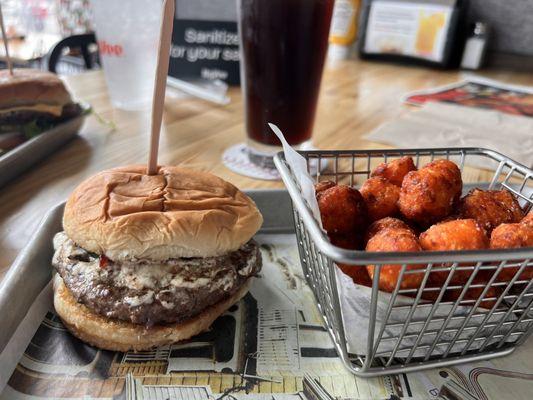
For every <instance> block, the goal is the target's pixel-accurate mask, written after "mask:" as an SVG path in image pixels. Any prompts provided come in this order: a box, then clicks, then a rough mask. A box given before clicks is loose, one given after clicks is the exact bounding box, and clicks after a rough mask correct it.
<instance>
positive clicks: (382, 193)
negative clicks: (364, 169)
mask: <svg viewBox="0 0 533 400" xmlns="http://www.w3.org/2000/svg"><path fill="white" fill-rule="evenodd" d="M360 192H361V195H362V196H363V198H364V199H365V203H366V208H367V210H368V217H369V220H370V221H376V220H378V219H381V218H385V217H392V216H395V215H397V214H398V206H397V205H396V203H397V202H398V198H399V197H400V188H399V187H398V186H396V185H394V184H392V183H391V182H389V181H388V180H387V179H385V178H382V177H375V178H370V179H368V180H367V181H366V182H365V183H363V186H361V189H360Z"/></svg>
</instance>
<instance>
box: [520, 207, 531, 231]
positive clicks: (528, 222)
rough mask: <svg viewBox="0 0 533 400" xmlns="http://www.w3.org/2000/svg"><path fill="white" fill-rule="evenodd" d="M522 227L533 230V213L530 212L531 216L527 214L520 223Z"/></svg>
mask: <svg viewBox="0 0 533 400" xmlns="http://www.w3.org/2000/svg"><path fill="white" fill-rule="evenodd" d="M520 223H521V224H522V225H526V226H529V227H530V228H531V229H533V211H530V212H529V214H527V215H526V216H525V217H524V218H523V219H522V221H520Z"/></svg>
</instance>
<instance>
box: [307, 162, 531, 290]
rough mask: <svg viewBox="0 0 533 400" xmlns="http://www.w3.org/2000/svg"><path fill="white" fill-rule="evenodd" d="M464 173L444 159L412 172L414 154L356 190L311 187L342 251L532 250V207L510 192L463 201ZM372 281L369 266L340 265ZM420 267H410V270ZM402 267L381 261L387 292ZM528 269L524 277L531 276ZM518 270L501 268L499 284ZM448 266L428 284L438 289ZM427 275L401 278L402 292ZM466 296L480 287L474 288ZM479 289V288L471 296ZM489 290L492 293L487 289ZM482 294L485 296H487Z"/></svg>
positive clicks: (481, 193)
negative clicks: (523, 205) (526, 208)
mask: <svg viewBox="0 0 533 400" xmlns="http://www.w3.org/2000/svg"><path fill="white" fill-rule="evenodd" d="M462 188H463V183H462V179H461V171H460V170H459V168H458V167H457V165H456V164H455V163H453V162H452V161H449V160H444V159H442V160H435V161H432V162H430V163H429V164H426V165H425V166H424V167H422V168H420V169H418V170H417V168H416V166H415V164H414V162H413V160H412V158H411V157H403V158H400V159H397V160H394V161H391V162H389V163H382V164H380V165H379V166H378V167H377V168H376V169H375V170H374V171H373V172H372V173H371V177H370V178H369V179H368V180H367V181H366V182H364V184H363V185H362V186H361V188H360V189H359V190H357V189H355V188H353V187H350V186H347V185H342V184H335V183H334V182H330V181H325V182H320V183H318V184H316V186H315V189H316V196H317V201H318V205H319V208H320V213H321V217H322V224H323V227H324V229H325V230H326V232H327V233H328V236H329V238H330V241H331V242H332V243H333V244H334V245H336V246H339V247H342V248H346V249H352V250H355V249H358V250H366V251H373V252H417V251H449V250H475V249H488V248H496V249H501V248H519V247H533V212H531V213H529V214H528V215H527V216H526V215H525V212H524V210H523V209H522V208H521V207H520V205H519V203H518V201H517V200H516V198H515V197H514V195H513V194H512V193H511V192H509V191H507V190H481V189H473V190H471V191H470V192H469V193H468V194H467V195H466V196H464V197H462V198H461V193H462ZM339 267H340V268H341V269H342V270H343V272H345V273H346V274H348V275H350V276H351V277H352V279H353V280H354V281H355V282H356V283H358V284H362V285H366V286H369V285H370V284H371V278H372V277H373V274H374V266H373V265H368V266H366V269H365V268H361V267H352V266H344V265H339ZM418 268H425V265H422V266H421V265H408V266H407V269H418ZM400 270H401V268H400V266H399V265H384V266H383V267H382V268H381V273H380V281H379V285H380V289H381V290H385V291H388V292H391V291H393V290H394V288H395V287H396V284H397V280H398V276H399V273H400ZM532 270H533V268H527V269H526V270H525V271H524V273H523V275H522V276H521V279H531V278H533V271H532ZM516 272H517V268H504V269H502V270H501V272H500V274H499V276H498V277H497V278H496V281H500V282H503V281H509V280H510V279H511V278H512V277H513V275H514V274H515V273H516ZM471 273H472V271H471V269H468V270H457V271H456V272H455V273H454V274H453V276H452V278H451V281H450V284H452V285H462V284H464V283H466V281H467V279H468V278H469V276H470V274H471ZM493 273H494V271H491V272H488V271H481V272H480V273H478V275H476V277H475V279H474V282H473V283H480V282H486V281H487V280H488V279H490V275H489V274H493ZM448 275H449V271H436V272H432V273H431V274H430V276H429V280H428V282H429V284H430V285H433V286H436V287H440V286H442V284H443V283H444V282H445V280H446V279H447V277H448ZM423 277H424V274H422V273H413V274H406V275H404V276H403V279H402V282H401V284H400V288H401V289H413V288H418V287H419V286H420V285H421V283H422V279H423ZM471 292H472V293H468V296H470V297H476V295H477V296H479V292H481V290H477V291H476V290H474V289H473V290H472V291H471ZM474 292H477V293H474ZM489 294H493V295H497V293H496V289H495V288H494V287H491V288H490V289H489ZM485 297H487V295H486V296H485Z"/></svg>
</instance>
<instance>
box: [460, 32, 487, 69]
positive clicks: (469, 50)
mask: <svg viewBox="0 0 533 400" xmlns="http://www.w3.org/2000/svg"><path fill="white" fill-rule="evenodd" d="M487 41H488V26H487V24H486V23H483V22H476V23H475V25H474V30H473V32H472V34H471V35H470V36H469V37H468V39H467V40H466V43H465V48H464V51H463V58H462V60H461V68H464V69H479V68H481V67H482V65H483V62H484V59H485V52H486V50H487Z"/></svg>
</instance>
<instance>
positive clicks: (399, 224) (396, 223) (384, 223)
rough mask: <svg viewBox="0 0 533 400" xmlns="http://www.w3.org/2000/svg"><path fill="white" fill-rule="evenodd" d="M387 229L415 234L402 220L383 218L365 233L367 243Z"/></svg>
mask: <svg viewBox="0 0 533 400" xmlns="http://www.w3.org/2000/svg"><path fill="white" fill-rule="evenodd" d="M385 228H401V229H406V230H410V231H411V232H412V233H413V235H414V234H415V232H414V231H413V230H412V229H411V227H410V226H409V225H407V224H406V223H405V222H403V221H402V220H401V219H398V218H392V217H387V218H382V219H379V220H377V221H374V222H373V223H372V224H371V225H370V226H369V227H368V229H367V230H366V233H365V242H368V241H369V240H370V238H371V237H372V236H374V235H375V234H376V233H378V232H379V231H381V230H383V229H385Z"/></svg>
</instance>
